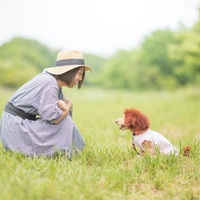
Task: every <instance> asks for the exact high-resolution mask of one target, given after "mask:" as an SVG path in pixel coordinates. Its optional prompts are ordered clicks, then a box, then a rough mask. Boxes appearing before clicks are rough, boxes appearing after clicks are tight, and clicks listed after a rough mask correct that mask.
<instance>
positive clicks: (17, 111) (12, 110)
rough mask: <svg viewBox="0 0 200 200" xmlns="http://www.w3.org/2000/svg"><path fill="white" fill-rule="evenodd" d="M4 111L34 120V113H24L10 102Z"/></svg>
mask: <svg viewBox="0 0 200 200" xmlns="http://www.w3.org/2000/svg"><path fill="white" fill-rule="evenodd" d="M4 111H5V112H7V113H10V114H12V115H14V116H18V117H21V118H22V119H29V120H36V115H31V114H29V113H25V112H24V111H23V110H21V109H18V108H16V107H15V106H13V105H12V104H11V103H10V102H8V103H7V104H6V106H5V108H4Z"/></svg>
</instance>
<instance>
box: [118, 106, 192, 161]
mask: <svg viewBox="0 0 200 200" xmlns="http://www.w3.org/2000/svg"><path fill="white" fill-rule="evenodd" d="M115 123H116V124H117V125H119V129H120V130H121V131H124V130H130V131H131V133H132V146H133V149H134V150H135V151H136V152H137V154H139V155H145V154H146V153H148V154H150V155H155V154H156V153H157V152H160V153H161V154H166V155H170V154H175V155H178V154H179V150H178V149H177V148H176V147H175V146H174V145H173V144H172V143H171V142H170V141H169V140H168V139H167V138H166V137H164V136H163V135H162V134H161V133H159V132H157V131H154V130H151V129H150V122H149V119H148V117H147V116H146V115H145V114H144V113H142V112H141V111H140V110H137V109H135V108H130V109H125V110H124V115H123V117H122V118H118V119H117V120H116V121H115ZM136 147H137V148H138V149H139V152H138V151H137V148H136ZM190 149H191V147H190V146H187V147H184V150H183V151H184V153H183V155H184V156H187V157H189V154H190Z"/></svg>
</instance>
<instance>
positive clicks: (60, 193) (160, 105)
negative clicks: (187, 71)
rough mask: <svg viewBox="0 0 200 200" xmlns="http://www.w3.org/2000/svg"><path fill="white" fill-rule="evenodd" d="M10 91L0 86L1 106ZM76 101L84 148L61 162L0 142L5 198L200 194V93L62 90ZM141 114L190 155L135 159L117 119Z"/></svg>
mask: <svg viewBox="0 0 200 200" xmlns="http://www.w3.org/2000/svg"><path fill="white" fill-rule="evenodd" d="M12 92H13V91H9V90H6V89H4V88H1V94H0V98H1V103H0V111H1V112H2V110H3V107H4V105H5V103H6V101H7V100H8V99H9V97H10V96H11V94H12ZM64 93H65V95H66V96H67V97H69V98H70V99H71V100H72V101H73V103H74V114H73V119H74V121H75V123H76V124H77V126H78V127H79V129H80V131H81V132H82V135H83V136H84V138H85V140H86V143H87V145H86V147H85V149H84V151H83V152H82V153H81V154H80V155H78V156H76V157H74V158H73V160H72V161H68V160H66V159H65V158H64V157H62V156H57V157H55V158H28V157H26V156H23V155H20V154H14V153H11V152H6V151H5V150H4V148H3V147H2V145H0V180H1V181H0V191H1V194H0V199H2V200H18V199H19V200H38V199H41V200H86V199H87V200H90V199H94V200H129V199H130V200H140V199H142V200H146V199H147V200H155V199H165V200H189V199H193V200H194V199H195V200H197V199H200V189H199V185H200V145H199V143H200V123H199V122H200V117H199V111H200V90H199V89H191V88H190V89H182V90H178V91H174V92H134V91H117V90H103V89H88V88H84V87H83V88H82V89H81V90H80V91H79V90H76V89H73V90H69V89H65V90H64ZM129 107H135V108H138V109H140V110H142V111H143V112H144V113H146V114H147V115H148V116H149V118H150V120H151V129H153V130H157V131H158V132H161V133H162V134H163V135H165V136H166V137H167V138H168V139H169V140H170V141H171V142H172V143H173V144H174V145H175V146H177V147H178V148H179V149H182V147H183V146H185V145H191V146H192V152H191V156H190V158H186V157H183V156H182V155H179V156H177V157H176V156H161V155H157V156H156V157H150V156H148V155H147V156H146V157H139V156H137V155H136V154H135V152H134V151H133V150H132V149H131V134H130V132H128V131H124V132H121V131H120V130H119V129H118V126H117V125H115V123H114V121H115V119H116V118H118V117H121V116H122V113H123V110H124V108H129Z"/></svg>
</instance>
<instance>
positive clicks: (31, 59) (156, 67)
mask: <svg viewBox="0 0 200 200" xmlns="http://www.w3.org/2000/svg"><path fill="white" fill-rule="evenodd" d="M199 33H200V19H199V20H198V21H197V22H196V23H195V24H194V25H193V26H192V27H191V28H185V27H183V26H182V27H180V29H179V30H178V31H171V30H169V29H164V30H155V31H153V32H152V33H150V34H149V35H148V36H146V37H145V38H144V40H143V42H142V43H141V44H140V46H139V47H138V48H134V49H131V50H122V49H121V50H120V49H119V50H117V51H116V52H115V53H114V54H113V55H112V56H110V57H109V58H104V57H101V56H99V55H94V54H87V53H85V52H84V55H85V60H86V64H87V65H90V66H92V68H93V69H94V70H95V72H96V73H95V75H94V76H91V75H90V74H88V73H87V76H88V77H87V78H86V81H85V84H86V85H92V86H97V87H99V86H101V87H104V88H118V89H119V88H121V89H123V88H126V89H134V90H149V89H154V90H155V89H156V90H163V89H165V90H169V89H176V88H179V87H182V86H188V85H190V86H191V85H192V86H199V85H200V34H199ZM59 51H60V49H57V50H56V49H50V48H49V47H48V46H46V45H44V44H41V43H39V42H38V41H36V40H31V39H25V38H13V39H12V40H11V41H8V42H6V43H5V44H3V45H2V46H0V85H2V86H7V87H12V88H13V87H19V86H20V85H22V84H23V83H25V82H26V81H27V80H29V79H30V78H32V77H33V76H34V75H36V74H37V73H39V72H41V71H42V70H43V69H44V68H45V67H49V66H54V65H55V61H56V56H57V53H58V52H59Z"/></svg>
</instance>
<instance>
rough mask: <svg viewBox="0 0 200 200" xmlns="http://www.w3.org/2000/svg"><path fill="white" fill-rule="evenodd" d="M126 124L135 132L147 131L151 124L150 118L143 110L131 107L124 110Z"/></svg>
mask: <svg viewBox="0 0 200 200" xmlns="http://www.w3.org/2000/svg"><path fill="white" fill-rule="evenodd" d="M124 125H125V126H126V127H128V128H129V129H130V130H132V131H133V130H134V132H135V133H137V132H138V133H139V132H143V131H146V130H147V129H148V128H149V126H150V123H149V119H148V118H147V116H146V115H145V114H143V113H142V112H141V111H139V110H137V109H134V108H131V109H125V110H124Z"/></svg>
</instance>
